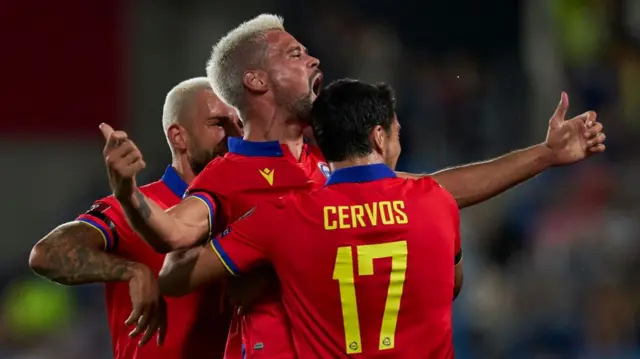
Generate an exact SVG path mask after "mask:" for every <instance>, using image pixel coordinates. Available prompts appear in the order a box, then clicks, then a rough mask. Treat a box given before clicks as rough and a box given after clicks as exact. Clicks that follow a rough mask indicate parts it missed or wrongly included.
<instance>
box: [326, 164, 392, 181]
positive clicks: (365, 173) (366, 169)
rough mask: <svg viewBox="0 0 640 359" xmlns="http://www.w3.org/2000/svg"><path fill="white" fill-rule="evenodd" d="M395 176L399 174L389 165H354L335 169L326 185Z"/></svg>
mask: <svg viewBox="0 0 640 359" xmlns="http://www.w3.org/2000/svg"><path fill="white" fill-rule="evenodd" d="M394 177H398V176H397V175H396V173H395V172H393V170H392V169H391V168H389V166H387V165H385V164H382V163H377V164H375V165H365V166H353V167H346V168H341V169H339V170H335V171H334V172H333V173H332V174H331V175H330V176H329V178H328V179H327V183H326V185H327V186H329V185H332V184H338V183H360V182H371V181H377V180H381V179H385V178H394Z"/></svg>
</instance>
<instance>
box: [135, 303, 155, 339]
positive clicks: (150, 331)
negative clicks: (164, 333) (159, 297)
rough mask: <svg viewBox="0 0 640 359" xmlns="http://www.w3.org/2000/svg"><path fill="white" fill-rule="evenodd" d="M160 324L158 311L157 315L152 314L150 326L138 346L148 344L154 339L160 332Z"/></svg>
mask: <svg viewBox="0 0 640 359" xmlns="http://www.w3.org/2000/svg"><path fill="white" fill-rule="evenodd" d="M158 322H159V312H158V310H157V309H156V310H155V313H153V314H152V317H151V319H150V320H149V326H147V329H146V330H145V331H144V335H143V336H142V338H141V339H140V341H139V342H138V346H143V345H145V344H147V343H148V342H149V340H151V338H153V335H154V334H156V332H157V331H158Z"/></svg>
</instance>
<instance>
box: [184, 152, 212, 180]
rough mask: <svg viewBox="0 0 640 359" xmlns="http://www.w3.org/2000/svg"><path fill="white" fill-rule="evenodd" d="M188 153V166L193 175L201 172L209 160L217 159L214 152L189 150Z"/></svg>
mask: <svg viewBox="0 0 640 359" xmlns="http://www.w3.org/2000/svg"><path fill="white" fill-rule="evenodd" d="M189 152H190V156H189V166H190V167H191V170H192V171H193V173H194V174H195V175H198V174H199V173H200V172H202V171H203V170H204V169H205V167H207V165H208V164H209V162H211V160H213V159H214V158H216V157H218V155H217V154H216V152H215V151H214V150H204V149H191V150H190V151H189Z"/></svg>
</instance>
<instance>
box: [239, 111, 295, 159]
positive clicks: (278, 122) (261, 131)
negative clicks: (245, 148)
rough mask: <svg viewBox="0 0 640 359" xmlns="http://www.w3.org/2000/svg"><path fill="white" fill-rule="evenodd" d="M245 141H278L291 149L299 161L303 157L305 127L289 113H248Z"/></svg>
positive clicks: (245, 119)
mask: <svg viewBox="0 0 640 359" xmlns="http://www.w3.org/2000/svg"><path fill="white" fill-rule="evenodd" d="M243 118H244V137H243V138H244V139H245V140H247V141H254V142H266V141H278V142H280V143H281V144H283V145H286V146H288V147H289V150H290V151H291V153H292V154H293V155H294V156H295V157H296V158H297V159H299V158H300V156H301V155H302V146H303V137H302V129H303V127H304V126H303V125H302V123H301V122H300V120H298V119H297V118H294V117H292V116H291V114H290V113H289V112H288V111H279V110H278V109H275V110H273V111H251V110H249V111H247V113H245V114H244V116H243Z"/></svg>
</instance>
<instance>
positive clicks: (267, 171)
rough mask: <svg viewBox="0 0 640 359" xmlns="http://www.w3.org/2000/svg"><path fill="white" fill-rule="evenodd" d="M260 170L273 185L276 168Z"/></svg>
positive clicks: (270, 184)
mask: <svg viewBox="0 0 640 359" xmlns="http://www.w3.org/2000/svg"><path fill="white" fill-rule="evenodd" d="M258 172H260V174H261V175H262V177H264V179H266V180H267V183H269V186H273V174H274V173H275V172H276V170H274V169H269V168H265V169H262V170H258Z"/></svg>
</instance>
